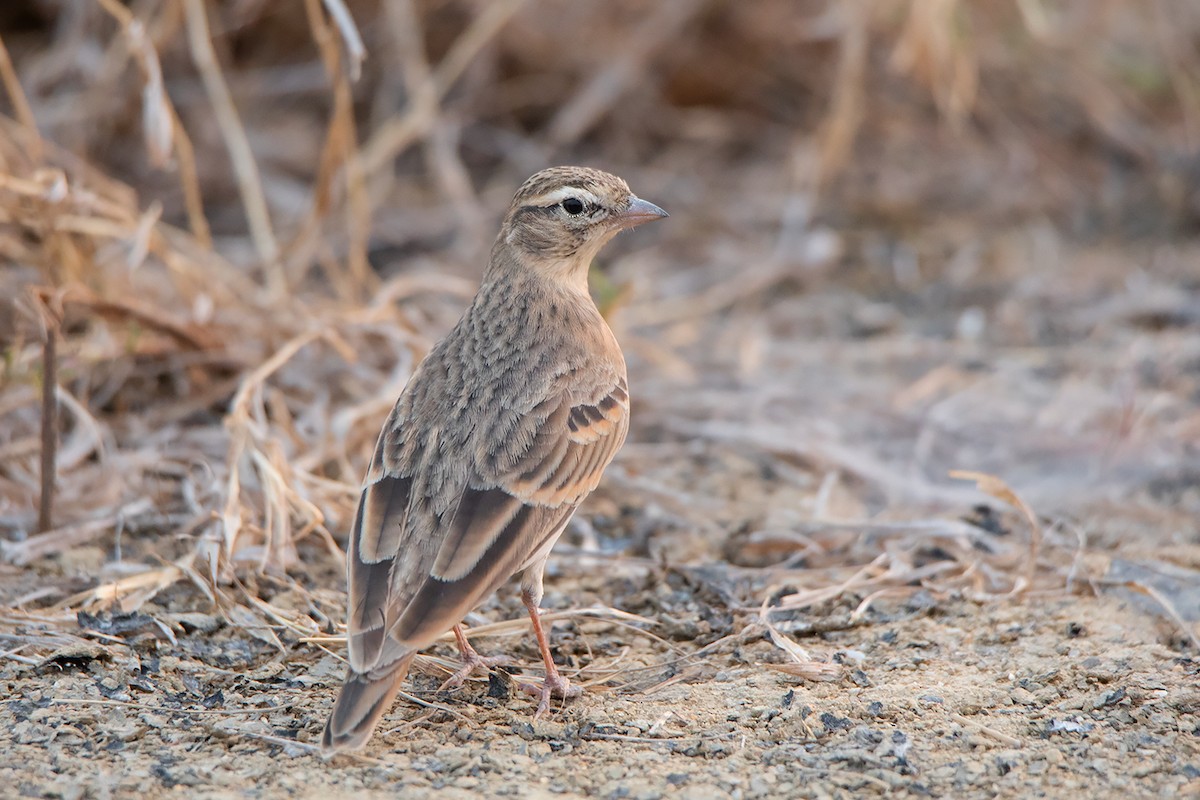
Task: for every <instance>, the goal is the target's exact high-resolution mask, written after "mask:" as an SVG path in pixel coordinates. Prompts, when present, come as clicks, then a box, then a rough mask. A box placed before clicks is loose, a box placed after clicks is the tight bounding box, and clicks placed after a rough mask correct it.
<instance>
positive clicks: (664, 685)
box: [0, 596, 1200, 798]
mask: <svg viewBox="0 0 1200 800" xmlns="http://www.w3.org/2000/svg"><path fill="white" fill-rule="evenodd" d="M830 611H831V614H830V616H832V617H833V618H840V619H842V620H845V619H846V618H847V617H846V613H845V611H846V610H845V609H842V610H841V613H840V614H839V613H838V610H837V609H831V610H830ZM193 622H194V623H197V624H201V625H205V624H206V623H205V622H204V621H203V620H202V619H200V618H199V617H197V618H196V619H194V620H193ZM213 624H218V623H215V621H214V623H213ZM185 627H186V626H185ZM557 631H558V633H557V635H556V641H557V642H558V645H559V647H560V648H562V651H563V652H564V653H580V652H582V647H583V645H584V644H585V643H586V644H587V645H588V646H590V647H591V648H592V649H593V651H594V652H595V653H596V655H597V656H598V655H599V654H600V652H605V653H609V652H616V651H623V650H624V649H625V648H628V652H627V653H625V654H624V658H625V660H626V661H630V662H644V663H646V664H656V663H661V662H663V661H664V653H665V652H666V651H665V649H664V648H663V647H662V646H661V645H659V644H658V643H655V642H653V641H652V640H649V639H647V638H646V637H644V636H641V635H637V634H634V635H631V631H629V630H628V629H623V628H619V627H614V626H612V625H610V624H608V623H599V622H586V623H580V624H574V623H572V624H567V625H560V626H559V628H558V629H557ZM1171 636H1172V633H1171V629H1170V626H1166V625H1157V624H1154V623H1152V622H1150V621H1148V620H1147V618H1146V617H1145V616H1144V615H1143V614H1142V613H1141V612H1139V611H1134V610H1131V609H1130V608H1129V607H1128V606H1127V605H1126V604H1125V603H1123V602H1121V601H1119V600H1115V599H1097V600H1083V599H1058V600H1049V601H1047V600H1037V601H1033V600H1030V601H1024V602H1006V603H998V604H993V605H988V606H982V607H981V606H979V605H976V604H972V603H967V602H957V603H953V604H950V605H939V606H938V607H936V608H934V607H932V606H931V604H930V603H929V602H928V601H927V600H926V601H925V602H922V599H921V597H920V596H917V597H916V598H915V599H914V601H912V602H907V603H903V604H898V605H895V606H889V605H888V604H883V606H881V607H880V608H879V609H877V610H876V612H874V613H872V614H871V615H870V618H869V620H868V621H866V622H865V623H864V624H861V625H857V626H853V627H846V628H844V629H841V630H831V631H828V632H826V633H823V634H820V635H818V636H815V637H808V638H807V639H806V641H805V644H806V645H809V646H811V647H814V648H818V649H820V650H823V651H828V652H829V653H830V654H831V655H832V656H833V658H834V661H835V662H838V663H840V664H842V665H843V666H844V676H843V678H842V679H840V680H838V681H834V682H820V683H802V682H798V681H797V680H796V679H795V678H793V677H791V676H789V675H786V674H781V673H779V672H775V671H772V670H771V669H769V668H767V667H766V666H764V664H765V663H766V662H771V661H778V660H779V659H778V656H777V652H778V651H775V650H774V648H772V647H771V645H770V644H769V643H767V642H764V641H763V640H762V638H761V637H759V638H758V639H757V640H752V641H746V642H744V643H740V644H735V645H733V646H731V647H729V648H728V649H727V650H726V651H725V652H722V653H720V654H719V655H712V656H709V657H706V658H704V659H703V668H702V669H701V670H700V671H699V672H697V673H695V674H694V675H693V676H692V677H690V678H688V679H686V680H681V681H678V682H673V681H670V680H669V678H670V677H671V676H672V675H678V674H681V673H680V672H678V671H677V670H676V669H675V668H674V667H656V668H655V669H652V670H649V671H647V672H644V673H643V678H644V679H645V682H646V683H652V684H660V685H661V688H654V689H652V690H650V691H637V690H633V689H626V690H622V691H609V692H603V693H602V692H597V691H589V692H588V693H587V694H586V695H585V696H584V697H583V698H581V699H579V700H578V701H576V702H573V703H571V704H570V705H569V706H568V707H566V708H565V709H561V710H555V711H554V712H553V713H552V714H550V715H549V716H547V717H546V718H544V719H542V720H539V721H533V720H532V719H531V716H530V712H531V710H532V704H531V702H530V700H529V699H527V698H526V697H525V696H524V695H522V694H520V693H513V692H512V691H511V683H510V681H508V680H504V679H499V678H495V679H493V680H492V681H491V682H490V684H489V683H484V682H482V681H480V682H476V683H471V684H468V685H467V686H466V687H464V688H463V689H462V690H460V691H458V692H456V693H453V694H447V693H439V692H438V691H437V688H436V687H437V682H438V679H437V678H436V677H434V676H432V675H418V676H417V677H416V679H415V681H414V685H413V689H414V693H415V695H416V696H417V697H418V698H420V699H421V700H422V701H426V702H429V703H435V704H438V707H436V708H432V709H427V708H424V707H418V706H416V705H413V704H411V703H407V702H399V703H398V704H397V706H396V708H395V709H394V710H393V712H392V713H391V714H389V715H388V717H387V718H386V720H385V722H384V725H383V728H382V729H381V730H382V731H383V732H382V733H380V734H379V735H377V736H376V737H375V739H374V740H373V741H372V742H371V743H370V746H369V747H368V748H367V750H366V751H365V752H364V754H363V755H362V756H361V757H358V756H341V757H338V758H336V759H334V760H332V761H326V760H324V759H322V758H321V756H320V755H318V754H317V753H315V752H314V748H313V747H312V745H311V743H312V742H315V741H317V740H318V739H319V736H320V730H321V726H322V724H323V716H324V714H325V713H326V711H327V709H328V707H329V704H330V702H331V700H332V696H333V692H334V688H335V686H336V684H337V682H338V679H339V677H340V671H341V668H340V666H339V665H338V664H337V663H336V661H335V660H334V659H333V658H331V657H329V656H325V657H323V658H316V657H315V656H314V655H313V654H312V653H311V651H307V652H306V651H295V650H293V651H292V652H289V653H288V654H286V655H282V654H280V653H279V652H278V651H276V650H274V649H273V648H271V647H269V646H267V645H266V644H263V643H260V642H256V641H255V640H253V639H251V640H250V641H247V639H246V637H244V636H243V635H242V634H241V632H240V631H236V630H230V629H226V628H224V627H223V626H219V627H218V629H216V630H214V631H212V632H211V633H204V632H202V631H200V630H196V629H193V631H192V632H191V633H189V634H186V635H184V636H182V637H180V639H179V646H178V647H175V646H169V645H167V643H165V642H163V641H162V640H161V639H155V638H149V637H147V638H144V639H142V640H140V641H139V642H138V643H137V644H135V645H134V646H133V647H132V648H130V649H127V650H126V651H125V654H124V655H121V656H118V657H116V658H114V659H112V660H107V659H106V658H98V659H91V658H89V654H88V653H87V652H82V651H76V652H74V653H64V654H60V655H59V656H57V657H56V658H55V659H54V660H53V661H52V662H51V663H49V664H47V665H46V666H43V667H41V668H38V669H29V668H25V667H21V666H18V665H15V664H13V663H11V662H9V664H8V665H6V666H5V668H4V670H3V672H2V673H0V679H2V680H3V684H4V687H5V692H6V694H7V695H8V696H9V697H10V698H16V699H15V700H12V701H9V702H6V703H5V704H3V705H2V706H0V730H2V733H0V740H2V741H3V752H4V754H5V755H4V764H3V765H2V766H0V778H2V781H3V784H2V785H4V786H7V787H8V789H7V790H6V791H5V792H4V794H5V795H6V796H22V797H64V798H79V797H131V796H135V795H142V796H147V797H157V796H168V795H169V796H181V795H182V796H189V797H237V796H248V797H281V796H301V797H337V796H345V797H349V796H355V797H393V796H401V797H420V796H425V795H426V793H428V792H429V791H430V790H433V789H437V790H439V792H440V796H443V797H451V798H458V797H462V798H466V797H475V796H480V795H484V796H497V797H500V796H509V797H602V798H658V797H670V796H675V797H744V798H752V797H861V796H901V797H908V796H914V797H916V796H942V797H944V796H956V797H1047V796H1049V797H1053V796H1090V797H1102V796H1117V795H1118V794H1120V795H1123V796H1129V797H1180V796H1187V795H1190V794H1195V793H1198V792H1200V740H1198V738H1197V737H1198V736H1200V717H1198V714H1200V691H1198V690H1197V689H1196V674H1197V670H1198V668H1200V667H1198V664H1197V662H1196V661H1194V660H1193V659H1191V658H1189V657H1186V656H1184V655H1182V654H1181V653H1180V652H1179V650H1178V649H1176V648H1175V647H1172V646H1171V644H1170V640H1171ZM504 641H506V642H507V641H510V640H504ZM490 644H492V642H490V641H488V640H484V644H483V647H484V648H485V649H488V647H487V646H488V645H490ZM671 644H672V646H685V645H684V644H683V643H671ZM99 654H105V655H107V653H106V651H102V650H99V649H95V650H93V651H92V653H91V655H99ZM520 656H521V657H522V659H523V661H524V663H530V661H529V659H530V657H531V656H533V653H532V650H531V648H530V647H529V646H528V645H522V648H521V650H520ZM216 665H221V666H219V667H218V666H216Z"/></svg>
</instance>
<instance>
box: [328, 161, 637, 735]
mask: <svg viewBox="0 0 1200 800" xmlns="http://www.w3.org/2000/svg"><path fill="white" fill-rule="evenodd" d="M564 193H565V194H564ZM572 193H580V194H581V195H582V196H584V197H585V198H586V200H587V204H588V206H587V212H586V213H582V214H577V215H571V214H569V213H568V212H567V211H566V210H564V208H563V207H562V205H561V204H560V203H561V198H562V197H564V196H566V195H568V194H572ZM634 200H635V198H633V195H632V194H631V193H630V191H629V187H628V186H626V185H625V182H624V181H622V180H621V179H620V178H616V177H615V176H612V175H608V174H606V173H603V172H599V171H598V170H589V169H582V168H555V169H552V170H545V171H543V172H541V173H538V174H537V175H535V176H533V177H532V178H530V179H529V181H527V182H526V183H525V184H524V185H523V186H522V187H521V189H519V190H518V192H517V194H516V196H515V197H514V199H513V204H512V206H511V207H510V209H509V213H508V215H507V216H506V217H505V223H504V227H503V228H502V230H501V232H500V235H499V236H498V237H497V239H496V244H495V246H494V247H493V249H492V256H491V261H490V263H489V265H488V268H487V271H486V272H485V274H484V280H483V283H482V284H481V286H480V288H479V292H478V294H477V295H476V297H475V299H474V300H473V301H472V303H471V306H470V308H468V309H467V311H466V313H465V314H464V315H463V318H462V319H461V320H460V321H459V323H458V324H457V325H456V326H455V327H454V329H453V330H452V331H451V332H450V333H449V334H448V335H447V336H446V338H445V339H443V340H442V341H441V342H439V343H438V344H437V345H436V346H435V347H434V348H433V350H431V351H430V353H429V355H428V356H427V357H426V358H425V360H424V361H422V363H421V364H420V366H418V368H417V369H416V371H415V372H414V373H413V376H412V378H411V380H410V381H409V383H408V385H407V386H406V387H405V389H404V392H403V393H402V394H401V396H400V398H399V400H397V401H396V405H395V408H394V409H393V411H392V413H391V415H390V416H389V418H388V421H387V423H386V424H385V425H384V428H383V432H382V433H381V435H380V437H379V442H378V444H377V445H376V450H375V454H374V457H373V458H372V461H371V467H370V469H369V471H368V474H367V480H366V483H365V485H364V488H363V493H362V497H361V499H360V501H359V509H358V514H357V517H356V519H355V525H354V529H353V531H352V532H351V536H350V546H349V548H348V550H349V552H348V559H347V577H348V582H349V612H348V623H347V624H348V638H349V649H350V663H351V667H352V670H351V673H350V675H349V677H348V678H347V682H346V686H345V687H344V688H343V690H342V694H341V695H340V696H339V699H338V702H337V704H336V705H335V708H334V712H333V716H332V717H331V718H330V722H329V727H328V728H327V729H326V747H327V749H342V748H346V747H357V746H361V745H362V744H363V743H365V742H366V740H367V738H368V737H369V736H370V732H371V730H372V729H373V727H374V726H375V724H376V722H377V721H378V719H379V717H380V715H382V714H383V712H384V711H385V710H386V707H387V705H388V703H389V702H390V701H391V699H392V697H394V695H395V692H396V691H397V687H398V683H399V680H400V679H401V678H402V677H403V675H404V674H405V673H406V672H407V670H408V665H409V663H410V662H411V660H412V657H413V655H414V654H415V653H416V652H417V651H418V650H420V649H421V648H423V647H426V646H428V645H429V644H431V643H432V642H433V641H434V640H435V639H437V637H439V636H440V635H441V634H442V633H444V632H445V631H447V630H449V629H450V628H451V627H453V626H454V625H455V624H457V623H458V622H459V621H460V620H461V619H462V617H463V616H464V615H465V614H466V613H467V612H469V611H470V610H471V609H472V608H474V607H475V606H476V605H478V604H479V603H480V602H481V601H483V600H484V599H485V598H486V597H487V596H488V595H489V594H491V593H492V592H493V591H495V590H496V589H497V588H498V587H499V586H500V584H502V583H503V582H504V581H505V580H507V579H508V578H509V576H511V575H512V574H514V573H515V572H517V571H519V570H522V569H527V570H530V571H531V572H530V573H527V574H533V573H536V574H535V575H534V576H533V577H535V578H536V585H537V586H538V587H540V585H541V570H542V567H543V564H544V561H545V557H546V554H547V553H548V552H549V549H550V547H552V546H553V544H554V541H555V540H556V539H557V538H558V536H559V535H561V533H562V531H563V529H564V528H565V526H566V524H567V521H568V520H569V519H570V517H571V515H572V514H573V513H574V511H575V509H576V507H578V505H579V503H580V502H581V501H582V500H583V498H584V497H586V496H587V494H588V493H589V492H591V491H592V490H593V489H594V488H595V487H596V485H597V483H598V482H599V480H600V476H601V474H602V473H603V471H604V468H605V467H606V466H607V465H608V463H609V462H610V461H611V460H612V458H613V456H614V455H615V454H616V452H617V450H618V449H619V448H620V446H621V443H622V442H623V441H624V440H625V435H626V433H627V431H628V428H629V418H628V412H629V393H628V388H627V385H626V379H625V360H624V358H623V357H622V355H621V350H620V348H619V346H618V345H617V341H616V339H615V337H614V336H613V334H612V332H611V331H610V330H609V328H608V325H607V324H606V323H605V321H604V319H603V317H601V316H600V313H599V312H598V311H597V310H596V306H595V303H593V302H592V300H591V297H590V296H589V295H588V293H587V270H588V265H589V263H590V261H591V259H592V257H593V256H594V255H595V253H596V252H598V250H599V248H600V247H601V246H602V245H603V244H604V243H605V242H606V241H608V240H609V239H610V238H612V236H613V235H614V234H615V233H616V232H617V231H618V230H620V228H621V227H623V226H625V223H624V222H623V221H622V220H621V218H620V215H621V214H622V213H623V212H624V211H625V210H627V209H630V208H632V206H631V203H633V201H634ZM644 205H645V204H643V206H644ZM651 208H653V206H651ZM539 595H540V590H539ZM397 676H399V677H397Z"/></svg>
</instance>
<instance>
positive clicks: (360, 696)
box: [321, 654, 413, 755]
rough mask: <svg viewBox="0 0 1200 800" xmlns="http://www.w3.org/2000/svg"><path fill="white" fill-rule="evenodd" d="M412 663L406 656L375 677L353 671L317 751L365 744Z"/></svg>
mask: <svg viewBox="0 0 1200 800" xmlns="http://www.w3.org/2000/svg"><path fill="white" fill-rule="evenodd" d="M412 660H413V655H411V654H410V655H408V656H406V657H405V658H403V659H401V660H400V661H398V662H397V663H396V664H394V665H393V668H391V669H389V670H388V671H387V672H386V673H384V674H383V675H381V676H379V677H375V678H373V677H371V676H370V675H369V674H363V673H361V672H353V671H351V672H350V674H348V675H347V676H346V682H345V684H343V685H342V691H341V692H340V693H339V694H338V698H337V701H336V702H335V703H334V704H333V711H332V712H331V713H330V714H329V721H328V722H326V723H325V732H324V733H323V734H322V736H321V751H322V752H323V753H324V754H325V755H332V754H334V753H339V752H343V751H345V750H358V749H360V748H362V747H363V745H365V744H366V743H367V741H368V740H369V739H370V738H371V734H372V733H374V732H375V726H376V725H378V724H379V720H380V718H381V717H382V716H383V715H384V713H385V712H387V710H388V708H390V707H391V705H392V700H393V699H395V697H396V693H397V692H398V691H400V684H401V683H402V682H403V681H404V677H405V676H406V675H407V674H408V667H409V665H410V664H411V663H412Z"/></svg>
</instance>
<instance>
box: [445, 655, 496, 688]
mask: <svg viewBox="0 0 1200 800" xmlns="http://www.w3.org/2000/svg"><path fill="white" fill-rule="evenodd" d="M511 663H512V659H511V658H509V657H508V656H481V655H479V653H476V652H475V651H474V650H472V651H471V652H470V653H464V654H463V655H462V668H461V669H459V671H458V672H456V673H454V674H453V675H451V676H450V677H449V678H447V679H446V682H445V683H443V684H442V685H441V686H440V687H439V688H438V691H445V690H446V689H459V688H461V687H462V685H463V684H464V683H466V682H467V679H468V678H470V677H471V676H472V675H474V674H475V673H477V672H480V673H483V674H484V675H486V674H488V673H489V672H491V670H492V667H503V666H505V665H507V664H511Z"/></svg>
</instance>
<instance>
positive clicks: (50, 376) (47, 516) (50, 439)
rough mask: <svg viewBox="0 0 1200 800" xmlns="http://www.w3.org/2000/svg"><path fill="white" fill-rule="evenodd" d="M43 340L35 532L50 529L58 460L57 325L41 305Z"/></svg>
mask: <svg viewBox="0 0 1200 800" xmlns="http://www.w3.org/2000/svg"><path fill="white" fill-rule="evenodd" d="M42 309H43V312H44V313H43V314H42V315H41V316H42V319H43V320H44V324H45V326H46V341H45V343H44V344H43V346H42V464H41V481H42V486H41V496H40V499H39V501H38V527H37V529H38V533H45V532H46V531H48V530H50V529H51V528H52V527H53V526H54V484H55V478H56V476H57V467H56V462H57V460H58V397H57V391H56V389H57V387H58V324H59V321H58V320H57V319H54V318H53V316H52V314H51V313H50V312H49V310H48V309H46V307H45V306H44V305H43V306H42Z"/></svg>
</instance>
